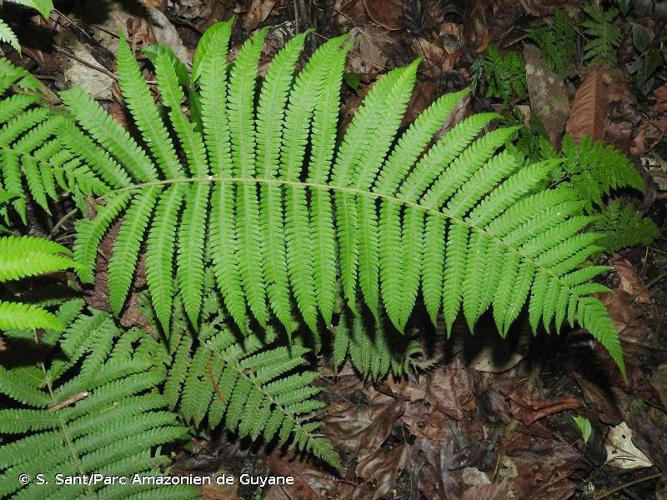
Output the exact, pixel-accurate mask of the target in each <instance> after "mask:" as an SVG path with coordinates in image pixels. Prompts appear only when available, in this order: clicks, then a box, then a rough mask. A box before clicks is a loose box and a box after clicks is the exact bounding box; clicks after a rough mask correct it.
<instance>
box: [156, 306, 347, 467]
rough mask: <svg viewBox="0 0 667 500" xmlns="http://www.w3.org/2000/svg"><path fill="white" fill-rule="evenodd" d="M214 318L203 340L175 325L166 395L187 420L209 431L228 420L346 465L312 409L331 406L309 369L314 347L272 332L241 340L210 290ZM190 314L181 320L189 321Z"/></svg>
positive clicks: (239, 429) (243, 430)
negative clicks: (321, 395) (310, 348)
mask: <svg viewBox="0 0 667 500" xmlns="http://www.w3.org/2000/svg"><path fill="white" fill-rule="evenodd" d="M206 295H207V300H209V301H210V302H211V306H212V307H211V308H210V309H211V311H215V314H213V317H212V318H210V319H209V320H208V322H207V324H206V325H205V326H204V327H203V328H202V330H200V332H199V335H198V336H197V337H196V338H193V337H191V336H190V335H189V334H188V333H184V331H183V329H182V328H181V329H178V328H176V332H175V333H176V335H174V336H173V338H172V339H171V344H172V346H173V358H172V360H171V361H170V362H169V363H168V366H169V374H168V377H167V381H166V384H165V395H166V397H167V398H168V400H169V405H170V407H171V408H172V409H173V410H177V411H178V413H179V414H180V415H182V417H183V418H184V420H185V421H186V422H191V423H193V424H194V425H196V426H200V425H201V424H202V423H203V422H206V423H207V424H208V427H209V428H215V427H217V426H218V425H220V424H221V423H224V426H225V428H227V429H228V430H230V431H232V432H235V433H237V434H238V436H239V437H241V438H245V437H249V438H251V439H252V440H257V439H259V438H263V439H264V441H265V442H266V443H275V444H277V445H279V446H282V445H286V444H288V443H291V444H292V445H294V446H295V447H296V448H297V449H299V450H300V451H306V452H308V453H310V454H312V455H313V456H315V457H317V458H319V459H321V460H323V461H325V462H327V463H328V464H330V465H332V466H334V467H335V468H338V469H340V468H341V467H342V465H341V463H340V460H339V458H338V455H337V454H336V452H335V451H334V449H333V447H332V445H331V443H330V441H329V440H328V439H327V438H326V437H324V436H323V435H321V434H319V433H318V432H317V429H318V427H319V423H318V422H317V421H316V420H314V415H313V412H314V411H315V410H318V409H320V408H322V407H323V406H324V403H323V402H322V401H319V400H317V399H315V397H316V396H317V395H318V394H319V392H320V389H319V388H318V387H316V386H314V385H313V384H312V383H313V382H314V381H315V379H316V378H317V376H318V374H317V372H315V371H310V370H306V369H304V365H305V364H306V361H305V359H304V355H305V354H306V353H307V352H308V349H306V348H304V347H303V346H302V345H301V344H300V343H298V342H296V343H293V344H291V345H289V346H284V345H282V346H281V345H279V344H278V342H277V336H276V333H275V331H274V330H273V329H269V330H267V331H265V332H264V333H263V334H262V336H261V338H260V337H259V336H257V335H255V334H250V335H249V336H246V337H245V338H242V339H239V338H238V337H237V336H236V335H235V334H234V332H233V331H232V330H230V329H229V328H228V327H227V326H226V325H225V324H224V322H222V321H221V319H220V313H219V304H218V302H217V298H216V296H215V294H206ZM185 321H186V320H185V317H184V316H183V317H182V318H179V320H177V324H184V322H185Z"/></svg>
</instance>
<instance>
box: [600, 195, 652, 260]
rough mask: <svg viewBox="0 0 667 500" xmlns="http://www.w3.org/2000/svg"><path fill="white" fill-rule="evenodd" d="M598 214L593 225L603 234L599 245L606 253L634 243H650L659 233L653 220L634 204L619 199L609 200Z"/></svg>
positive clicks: (634, 244)
mask: <svg viewBox="0 0 667 500" xmlns="http://www.w3.org/2000/svg"><path fill="white" fill-rule="evenodd" d="M600 215H601V216H600V218H599V219H598V220H596V221H595V223H594V224H593V226H594V228H595V230H596V231H599V232H600V233H602V234H604V237H603V238H602V239H601V240H600V245H602V246H603V247H604V249H605V252H607V253H614V252H617V251H619V250H621V249H623V248H626V247H632V246H636V245H650V244H651V243H652V242H653V240H655V239H656V238H657V237H658V236H659V234H660V231H659V229H658V227H657V226H656V224H655V222H653V221H652V220H651V219H650V218H649V217H647V216H644V215H643V214H642V213H641V212H640V211H639V210H637V209H636V208H635V207H634V205H632V204H630V203H623V202H622V201H621V200H619V199H616V200H612V201H610V202H609V203H608V204H607V206H606V207H604V208H603V209H602V211H601V214H600Z"/></svg>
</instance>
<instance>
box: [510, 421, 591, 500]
mask: <svg viewBox="0 0 667 500" xmlns="http://www.w3.org/2000/svg"><path fill="white" fill-rule="evenodd" d="M505 453H506V460H507V461H509V462H511V465H512V466H513V467H512V468H513V469H514V470H516V476H515V477H513V478H511V480H509V481H508V482H507V486H508V490H509V494H508V498H530V499H531V500H542V499H543V500H553V499H554V498H571V497H572V496H573V494H574V492H575V488H576V484H575V482H574V481H573V480H572V479H571V477H572V475H573V474H574V473H575V472H576V471H578V470H579V469H582V468H584V467H585V462H584V461H583V460H582V454H581V452H580V451H578V450H577V449H576V448H575V447H574V446H572V445H570V444H567V443H564V442H562V441H559V440H556V439H555V438H552V437H550V438H548V437H537V436H534V435H528V434H525V433H523V432H521V433H518V434H516V437H515V438H514V439H513V440H512V441H511V442H509V443H507V445H506V446H505ZM536 457H540V458H539V459H538V460H536Z"/></svg>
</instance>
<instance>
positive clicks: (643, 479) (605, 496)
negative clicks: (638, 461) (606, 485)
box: [595, 473, 662, 500]
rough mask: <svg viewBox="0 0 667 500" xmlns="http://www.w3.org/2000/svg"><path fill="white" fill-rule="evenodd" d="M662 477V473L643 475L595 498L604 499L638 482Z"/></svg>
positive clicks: (596, 499)
mask: <svg viewBox="0 0 667 500" xmlns="http://www.w3.org/2000/svg"><path fill="white" fill-rule="evenodd" d="M660 477H662V473H659V474H653V475H651V476H646V477H642V478H640V479H635V480H634V481H630V482H628V483H624V484H622V485H620V486H617V487H616V488H614V489H612V490H610V491H608V492H606V493H603V494H602V495H599V496H597V497H595V500H602V499H603V498H607V497H610V496H611V495H613V494H614V493H618V492H619V491H623V490H624V489H626V488H630V487H631V486H635V485H636V484H639V483H643V482H645V481H651V480H653V479H658V478H660Z"/></svg>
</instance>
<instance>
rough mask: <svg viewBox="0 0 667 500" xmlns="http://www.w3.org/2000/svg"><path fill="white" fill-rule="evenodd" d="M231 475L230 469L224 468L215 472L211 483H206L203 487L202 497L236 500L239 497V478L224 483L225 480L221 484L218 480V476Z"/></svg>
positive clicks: (209, 499)
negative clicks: (229, 482)
mask: <svg viewBox="0 0 667 500" xmlns="http://www.w3.org/2000/svg"><path fill="white" fill-rule="evenodd" d="M230 475H231V474H230V473H229V471H228V470H225V469H223V468H220V469H218V470H217V471H216V472H215V473H214V474H213V481H211V484H206V485H204V486H203V487H202V489H201V493H202V498H203V499H204V500H236V499H237V498H238V497H239V493H238V489H239V483H238V479H237V478H235V481H234V482H233V483H232V484H224V482H222V483H221V484H219V483H218V481H217V478H219V477H222V476H230Z"/></svg>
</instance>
